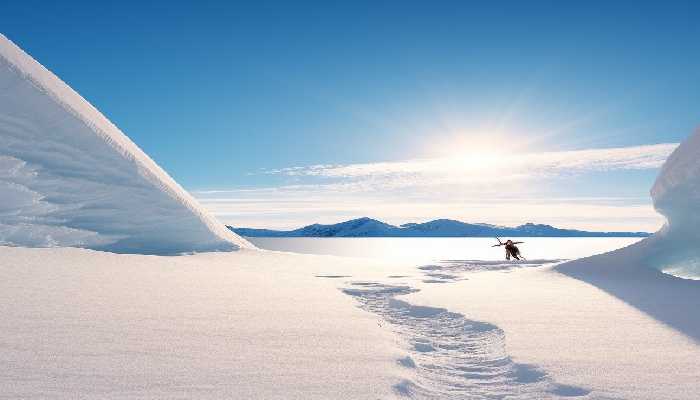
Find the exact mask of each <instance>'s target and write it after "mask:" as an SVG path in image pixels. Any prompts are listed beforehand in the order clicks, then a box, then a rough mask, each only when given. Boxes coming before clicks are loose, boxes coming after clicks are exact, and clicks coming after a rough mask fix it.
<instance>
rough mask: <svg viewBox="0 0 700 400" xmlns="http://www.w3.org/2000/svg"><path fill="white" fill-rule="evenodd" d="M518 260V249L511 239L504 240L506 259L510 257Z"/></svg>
mask: <svg viewBox="0 0 700 400" xmlns="http://www.w3.org/2000/svg"><path fill="white" fill-rule="evenodd" d="M519 243H522V242H519ZM511 256H512V257H513V258H515V259H516V260H520V249H518V246H516V245H515V243H513V241H512V240H507V241H506V260H510V257H511Z"/></svg>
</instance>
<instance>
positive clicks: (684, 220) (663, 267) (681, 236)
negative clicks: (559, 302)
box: [557, 130, 700, 343]
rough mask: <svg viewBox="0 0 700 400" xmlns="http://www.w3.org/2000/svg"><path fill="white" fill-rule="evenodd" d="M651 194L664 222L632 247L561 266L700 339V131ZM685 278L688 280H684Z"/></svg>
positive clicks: (675, 157)
mask: <svg viewBox="0 0 700 400" xmlns="http://www.w3.org/2000/svg"><path fill="white" fill-rule="evenodd" d="M651 196H652V199H653V202H654V207H655V208H656V210H657V211H658V212H660V213H661V214H663V215H664V216H665V217H666V224H665V225H664V226H663V228H661V230H659V231H658V232H656V233H655V234H654V235H652V236H651V237H649V238H647V239H644V240H642V241H640V242H637V243H635V244H633V245H631V246H628V247H625V248H622V249H619V250H616V251H612V252H609V253H605V254H600V255H596V256H592V257H587V258H582V259H580V260H575V261H572V262H568V263H565V264H562V265H560V266H558V267H557V270H558V271H560V272H563V273H565V274H567V275H569V276H572V277H574V278H577V279H580V280H583V281H585V282H588V283H591V284H593V285H595V286H597V287H599V288H601V289H603V290H605V291H606V292H608V293H610V294H612V295H614V296H616V297H618V298H620V299H621V300H623V301H625V302H626V303H628V304H630V305H633V306H634V307H636V308H637V309H639V310H641V311H643V312H645V313H646V314H648V315H650V316H652V317H654V318H656V319H657V320H659V321H662V322H664V323H665V324H666V325H669V326H671V327H673V328H675V329H676V330H678V331H680V332H682V333H684V334H685V335H686V336H688V337H690V338H691V339H693V340H695V341H696V342H699V343H700V321H698V320H697V319H696V318H693V317H692V316H693V315H696V314H697V305H698V304H700V281H698V279H700V252H698V250H697V246H698V243H700V231H698V226H699V223H700V215H699V214H698V208H699V206H698V204H700V203H699V201H700V130H697V131H696V132H695V134H694V135H692V136H691V137H690V138H688V139H686V140H685V141H684V142H683V143H681V145H680V146H679V147H678V148H677V149H676V150H675V151H674V152H673V153H672V154H671V155H670V156H669V158H668V160H667V161H666V163H665V164H664V165H663V167H662V168H661V172H660V173H659V176H658V177H657V179H656V182H655V183H654V185H653V187H652V189H651ZM684 278H685V279H684Z"/></svg>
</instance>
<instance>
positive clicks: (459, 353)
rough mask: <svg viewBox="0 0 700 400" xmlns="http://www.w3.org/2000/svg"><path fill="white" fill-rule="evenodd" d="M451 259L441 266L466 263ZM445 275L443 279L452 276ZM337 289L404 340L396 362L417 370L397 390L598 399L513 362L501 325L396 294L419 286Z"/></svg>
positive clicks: (432, 395)
mask: <svg viewBox="0 0 700 400" xmlns="http://www.w3.org/2000/svg"><path fill="white" fill-rule="evenodd" d="M455 264H456V263H448V264H444V265H443V266H444V267H445V269H447V270H450V273H452V272H457V271H455V269H457V268H459V269H462V268H464V263H460V265H461V266H460V267H457V266H456V265H455ZM470 268H471V267H470ZM497 268H499V267H497ZM441 269H442V267H441V266H431V268H427V269H423V270H422V271H423V272H424V273H425V272H427V273H433V274H436V273H437V272H436V271H440V270H441ZM468 269H469V268H468ZM445 272H446V271H440V273H445ZM426 275H427V274H426ZM429 277H430V276H429ZM433 278H437V277H433ZM444 278H445V279H444V280H445V281H446V282H445V283H447V282H450V281H452V282H453V281H455V280H456V279H452V276H450V277H444ZM455 278H456V277H455ZM428 283H429V282H428ZM341 290H342V291H343V292H344V293H345V294H348V295H350V296H353V297H354V298H355V299H357V301H358V302H359V303H360V305H359V306H360V308H362V309H364V310H366V311H369V312H371V313H374V314H376V315H378V316H379V317H381V318H382V319H383V320H384V321H386V322H387V324H386V325H384V326H387V327H389V328H390V329H392V330H394V331H395V332H396V333H397V334H398V335H399V336H400V337H401V338H402V339H403V340H404V341H405V343H406V348H407V351H408V355H407V356H406V357H404V358H401V359H399V360H398V363H399V364H400V365H402V366H404V367H406V368H410V369H412V370H413V371H414V372H415V375H414V378H413V379H412V380H406V381H402V382H400V383H398V384H397V385H396V386H395V387H394V389H395V391H396V392H397V393H398V394H399V395H402V396H407V397H411V398H417V399H437V398H440V399H560V398H580V397H581V396H585V398H601V397H599V396H595V397H591V396H589V394H591V393H590V391H589V390H587V389H585V388H581V387H575V386H569V385H563V384H559V383H557V382H555V381H554V380H553V379H552V378H551V377H549V376H548V375H547V373H546V372H544V371H542V370H541V369H539V368H538V367H537V366H534V365H528V364H519V363H515V362H513V360H512V359H511V358H510V357H509V356H508V354H507V353H506V346H505V334H504V332H503V330H501V329H500V328H499V327H497V326H495V325H493V324H490V323H487V322H479V321H473V320H469V319H467V318H465V316H464V315H462V314H458V313H454V312H450V311H448V310H446V309H444V308H435V307H425V306H417V305H412V304H410V303H408V302H406V301H403V300H400V299H398V298H397V296H401V295H406V294H410V293H414V292H417V291H418V290H419V289H416V288H413V287H410V286H407V285H397V284H384V283H380V282H372V281H355V282H349V286H348V287H345V288H343V289H341Z"/></svg>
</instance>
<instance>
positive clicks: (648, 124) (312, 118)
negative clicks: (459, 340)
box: [0, 1, 700, 227]
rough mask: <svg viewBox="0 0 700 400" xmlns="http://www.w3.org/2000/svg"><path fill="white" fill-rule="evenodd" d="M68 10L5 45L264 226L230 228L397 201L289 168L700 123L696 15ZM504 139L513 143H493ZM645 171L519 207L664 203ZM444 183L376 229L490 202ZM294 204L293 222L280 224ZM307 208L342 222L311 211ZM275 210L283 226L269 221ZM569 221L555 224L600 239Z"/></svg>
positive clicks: (614, 143)
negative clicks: (445, 202) (572, 201)
mask: <svg viewBox="0 0 700 400" xmlns="http://www.w3.org/2000/svg"><path fill="white" fill-rule="evenodd" d="M51 3H52V2H43V1H23V2H10V3H7V4H3V7H2V12H1V13H0V29H1V30H2V32H3V33H4V34H5V35H6V36H8V37H9V38H10V39H11V40H13V41H14V42H15V43H17V44H18V45H19V46H20V47H22V48H23V49H24V50H25V51H27V52H28V53H30V54H31V55H32V56H33V57H34V58H36V59H37V60H39V61H40V62H41V63H42V64H44V65H45V66H46V67H48V68H49V69H51V70H52V71H53V72H55V73H56V74H57V75H58V76H59V77H61V78H62V79H63V80H64V81H66V82H67V83H68V84H69V85H71V86H72V87H73V88H74V89H75V90H77V91H78V92H79V93H81V94H82V95H83V96H84V97H85V98H86V99H88V100H89V101H90V102H91V103H93V104H94V105H95V106H96V107H97V108H98V109H100V110H101V111H102V112H103V113H104V114H106V115H107V116H108V117H109V118H110V119H111V120H112V121H113V122H115V123H116V124H117V126H119V127H120V128H121V129H122V130H123V131H124V132H125V133H127V134H128V135H129V136H130V137H131V138H132V140H134V141H135V142H136V143H137V144H138V145H139V146H141V147H142V148H143V149H144V150H145V151H146V152H147V153H148V154H149V155H151V157H152V158H154V159H155V160H156V161H157V162H158V163H159V164H160V165H161V166H162V167H164V168H165V169H166V170H167V171H168V172H169V173H170V174H171V175H172V176H173V177H174V178H175V179H176V180H178V181H179V182H180V183H181V184H182V185H183V186H185V187H186V188H188V189H190V190H193V191H195V195H197V193H199V191H203V190H213V189H220V190H230V193H231V194H230V195H229V196H228V197H226V198H220V199H218V200H216V201H218V202H219V203H224V202H225V200H230V201H232V202H233V203H230V204H234V205H230V207H231V208H230V209H231V210H233V209H235V204H237V203H236V202H241V203H245V206H242V207H241V209H242V208H245V207H250V213H249V214H245V213H243V212H228V213H227V212H226V211H225V209H223V208H222V209H217V210H215V211H216V212H218V213H219V215H221V216H222V218H223V219H225V220H227V221H228V222H232V223H237V224H239V225H251V224H254V225H268V226H278V225H279V226H281V225H294V224H296V223H298V222H301V221H305V220H308V219H313V218H315V217H316V216H318V218H317V219H318V220H323V221H325V219H327V220H328V221H325V222H330V220H332V219H334V218H335V219H342V218H344V217H346V216H347V217H351V216H360V215H358V214H365V213H366V212H365V211H366V210H365V209H363V208H362V207H359V206H358V202H359V203H362V202H366V203H367V204H370V203H372V201H374V202H376V203H372V204H382V205H383V206H385V207H389V206H390V205H391V204H392V203H394V202H395V201H396V200H395V199H396V198H398V197H394V198H390V197H382V196H383V194H382V193H377V191H378V189H377V187H374V188H372V187H371V185H367V184H366V183H367V181H368V180H369V181H373V182H376V181H377V179H379V178H377V177H376V176H372V177H370V178H367V177H358V176H357V175H352V174H350V175H351V176H348V175H347V174H346V175H343V176H340V177H339V176H337V175H334V172H330V173H323V174H320V175H321V176H318V175H319V174H316V173H309V172H308V168H307V169H305V170H304V171H306V172H304V173H302V174H290V173H288V172H279V171H277V172H275V170H278V169H283V168H288V167H295V166H300V167H307V166H311V165H317V164H342V165H355V164H363V163H368V164H369V165H374V166H375V167H376V163H382V162H398V161H404V160H415V159H423V158H433V157H442V156H445V154H446V152H445V149H447V150H449V149H453V150H454V149H457V150H459V149H464V151H465V154H466V153H468V150H469V149H470V147H471V145H470V143H472V142H471V139H472V138H474V140H475V141H476V142H478V143H479V146H476V147H475V148H477V149H481V148H482V147H483V146H486V147H488V146H490V147H491V148H493V147H494V146H496V147H498V146H499V144H498V142H499V141H500V142H502V143H503V142H504V141H505V143H506V144H504V145H503V149H506V150H507V151H515V152H518V153H522V152H528V153H529V152H534V153H541V152H547V151H550V152H551V151H554V152H561V151H567V150H579V149H599V148H608V147H629V146H636V145H644V144H655V143H676V142H678V141H680V140H682V139H683V138H684V137H686V136H687V135H688V134H690V133H691V132H692V130H693V129H694V128H695V126H697V125H698V124H700V107H699V105H700V23H699V22H698V21H700V5H698V4H700V3H698V2H690V1H689V2H656V4H646V3H644V2H637V1H634V2H633V1H630V2H625V1H619V2H615V3H616V4H608V3H609V2H585V3H584V2H581V3H579V4H577V5H573V4H566V5H563V4H562V3H561V2H554V1H553V2H513V3H508V2H498V3H496V4H487V2H483V3H481V4H476V3H472V2H420V3H418V2H416V3H412V2H406V1H402V2H398V1H397V2H346V4H330V2H279V3H268V2H250V3H248V4H244V3H237V2H224V1H221V2H206V1H197V2H195V1H192V2H189V4H185V2H146V1H140V2H128V1H124V2H114V4H111V5H110V4H98V3H99V2H87V1H86V2H82V1H74V2H56V3H55V4H51ZM491 133H493V137H497V138H498V141H496V142H497V143H495V144H494V143H487V144H486V145H484V144H483V142H484V140H486V141H487V142H488V139H484V137H485V136H486V137H488V136H490V135H491ZM452 144H454V146H453V145H452ZM511 144H517V146H514V147H513V146H511ZM447 153H449V151H447ZM451 155H454V154H451ZM502 155H503V154H502ZM592 169H593V170H595V169H596V168H592ZM631 169H632V170H622V171H617V170H616V171H609V172H605V173H600V172H590V171H589V172H586V173H584V174H573V175H575V176H573V177H571V178H570V179H569V180H566V179H564V178H562V177H561V176H559V177H558V178H556V179H554V180H551V179H550V180H547V181H546V182H545V181H544V180H543V179H539V178H538V179H535V183H527V184H517V186H518V187H519V188H521V189H519V190H518V191H517V196H516V195H514V199H513V200H517V201H526V200H528V199H530V200H532V199H534V198H545V197H550V198H561V199H564V198H566V197H569V196H575V197H577V198H580V199H583V200H581V201H583V202H589V201H593V200H591V199H592V198H598V197H611V198H612V197H614V198H615V200H614V201H618V202H620V201H621V202H623V203H624V204H625V205H631V206H634V205H636V204H641V205H644V204H646V205H647V206H648V204H649V201H648V200H644V199H642V198H643V197H645V196H646V195H647V192H648V188H649V186H650V185H651V183H652V182H653V179H654V176H655V174H656V173H657V169H654V168H639V167H633V168H631ZM559 175H569V174H559ZM381 179H384V181H382V185H387V181H386V179H389V178H386V176H384V177H383V178H381ZM358 181H362V182H361V184H360V186H361V188H360V189H356V190H354V191H353V189H347V188H348V187H349V186H352V185H355V186H357V185H358ZM392 184H393V181H389V184H388V186H392ZM462 184H464V182H462ZM290 185H294V186H295V187H294V188H293V190H296V192H294V193H292V194H290V192H289V190H290V189H289V186H290ZM314 185H315V186H316V187H321V189H319V190H317V191H315V190H312V189H311V188H313V187H314ZM402 185H403V186H402ZM445 185H446V186H445ZM445 185H443V186H442V187H441V189H440V190H439V192H440V193H441V194H442V197H437V192H438V191H435V190H433V189H434V188H433V189H430V190H429V189H428V188H426V187H425V186H421V187H419V188H417V189H415V188H414V189H415V190H412V191H410V190H408V189H406V185H405V182H404V183H403V184H401V185H398V186H401V188H400V190H399V189H397V191H396V193H397V194H396V196H399V197H400V198H409V197H410V198H415V199H418V198H420V199H422V200H416V201H415V203H412V204H414V205H416V207H422V208H421V209H422V210H423V211H422V212H417V211H416V212H415V213H413V211H411V209H410V207H408V208H406V209H405V213H404V214H401V215H399V214H392V213H388V212H386V213H382V212H381V211H379V212H378V214H379V215H373V216H376V217H379V218H382V217H384V218H385V219H389V220H392V219H395V220H398V219H406V218H408V219H410V218H411V217H414V216H415V219H421V218H423V219H427V218H429V217H432V216H436V217H437V216H441V213H440V211H439V204H440V203H441V198H442V199H445V198H447V197H451V199H450V200H451V201H452V202H455V201H456V203H454V204H452V205H453V206H454V207H455V209H457V208H459V204H463V205H464V204H466V203H465V202H466V201H467V200H469V201H472V200H474V196H473V195H472V194H469V193H467V192H464V191H460V190H456V191H454V193H453V195H452V196H451V195H450V190H449V188H450V186H449V185H448V184H445ZM296 186H304V187H305V188H306V189H304V188H302V189H299V188H298V187H296ZM394 186H397V185H394ZM419 186H420V185H419ZM523 186H526V187H528V188H536V189H537V190H536V191H534V192H533V191H531V190H523V189H522V187H523ZM339 187H341V188H343V190H349V192H348V193H349V194H348V195H347V196H345V197H342V196H339V195H338V193H339V192H338V190H339V189H338V188H339ZM241 188H247V189H251V190H260V191H258V192H255V191H253V192H237V191H239V190H240V189H241ZM380 188H381V186H380ZM298 190H307V192H306V194H303V193H300V192H299V191H298ZM324 190H325V191H326V193H328V196H327V197H324V196H323V195H322V193H324V192H323V191H324ZM431 190H432V192H434V193H436V195H435V196H433V197H431V196H430V195H426V192H430V191H431ZM533 190H534V189H533ZM399 192H400V193H399ZM407 192H410V193H408V194H407ZM480 192H482V193H485V192H488V191H480ZM241 193H245V194H241ZM251 193H252V194H251ZM279 193H284V194H279ZM508 193H509V191H506V193H505V194H506V195H507V194H508ZM313 194H316V195H317V196H312V195H313ZM330 194H333V196H331V195H330ZM501 195H503V194H501ZM199 196H202V197H207V195H205V194H200V195H199ZM246 196H248V197H246ZM284 196H288V198H289V199H290V200H289V201H291V202H293V203H294V204H295V207H291V206H290V208H288V211H289V212H282V211H279V210H277V211H278V212H273V211H272V208H274V207H276V206H275V205H274V204H275V203H274V201H278V200H279V199H280V197H284ZM294 196H297V197H294ZM460 196H462V197H460ZM484 196H485V195H484ZM214 197H216V196H214ZM244 197H245V199H247V200H245V199H243V198H244ZM306 197H314V199H315V200H314V201H316V203H312V205H311V208H314V207H316V208H318V206H319V205H329V204H333V205H332V206H328V209H327V210H325V211H318V213H317V214H314V213H310V214H305V213H304V212H302V211H301V210H303V209H304V207H301V206H299V204H305V203H304V202H302V200H300V198H306ZM499 197H503V196H499ZM506 197H507V196H506ZM365 199H366V201H365ZM210 200H212V199H210ZM256 200H259V201H257V202H256ZM487 200H488V198H487V197H483V198H481V200H480V201H481V202H485V201H487ZM212 201H213V203H211V204H218V203H216V201H214V200H212ZM266 202H269V203H272V204H273V205H272V206H270V207H271V208H270V209H267V211H268V215H270V216H269V217H268V218H267V219H252V217H251V215H252V213H257V214H260V211H265V210H266V209H264V208H260V207H261V206H260V204H263V203H266ZM300 202H301V203H300ZM227 204H229V203H227ZM254 204H257V205H255V207H257V208H255V209H253V208H252V207H254ZM596 204H598V205H601V204H602V203H600V202H598V203H596ZM603 205H604V206H606V207H607V206H609V203H605V204H603ZM287 206H289V204H287ZM212 207H213V206H212ZM431 207H432V208H431ZM379 209H380V208H377V210H379ZM426 209H433V210H436V209H437V210H436V211H434V212H425V210H426ZM334 210H335V211H334ZM353 210H354V211H353ZM581 210H584V209H581ZM581 212H583V211H581ZM590 212H594V211H590ZM290 213H296V214H295V215H297V216H298V217H297V218H290V217H289V215H290ZM324 213H325V214H324ZM412 213H413V214H412ZM455 213H456V211H452V212H450V213H448V214H450V215H451V216H454V217H461V218H462V219H472V220H473V219H474V218H476V217H477V216H478V214H475V213H473V212H472V213H465V214H463V215H462V214H459V213H457V214H455ZM489 215H491V214H488V213H487V214H484V216H485V217H484V218H483V219H484V220H487V221H486V222H503V223H510V222H512V223H518V222H524V219H527V218H525V217H523V219H522V220H521V219H519V218H517V217H514V216H513V217H508V218H506V219H505V220H503V221H491V220H490V219H489V217H488V216H489ZM579 216H580V215H579ZM324 218H325V219H324ZM558 218H559V219H557V218H553V219H552V220H550V221H549V222H552V223H558V224H559V225H567V226H581V227H587V226H599V225H601V224H600V223H592V222H590V221H589V222H586V223H584V222H577V220H576V216H575V215H573V216H571V217H570V218H568V219H567V218H566V217H565V216H560V217H558ZM639 218H642V217H639ZM281 220H284V221H287V222H286V223H282V222H279V221H281ZM308 222H313V221H308ZM396 222H399V221H396ZM544 222H546V221H544ZM654 223H656V222H654ZM649 224H652V223H651V222H649ZM611 226H613V227H614V226H620V227H622V226H625V227H627V226H629V227H634V226H636V225H634V224H631V225H630V224H623V223H618V224H617V225H615V224H611ZM644 227H646V225H645V226H644Z"/></svg>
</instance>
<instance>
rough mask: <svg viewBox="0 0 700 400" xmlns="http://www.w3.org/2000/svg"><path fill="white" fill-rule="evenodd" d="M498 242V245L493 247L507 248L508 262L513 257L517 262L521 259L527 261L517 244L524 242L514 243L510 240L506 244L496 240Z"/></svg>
mask: <svg viewBox="0 0 700 400" xmlns="http://www.w3.org/2000/svg"><path fill="white" fill-rule="evenodd" d="M496 240H498V244H495V245H493V246H491V247H499V246H505V247H506V260H510V258H511V257H513V258H514V259H516V260H520V259H525V258H524V257H523V256H521V255H520V249H519V248H518V246H516V244H520V243H523V242H514V241H512V240H510V239H508V240H507V241H506V242H505V243H503V242H501V239H499V238H496Z"/></svg>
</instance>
